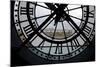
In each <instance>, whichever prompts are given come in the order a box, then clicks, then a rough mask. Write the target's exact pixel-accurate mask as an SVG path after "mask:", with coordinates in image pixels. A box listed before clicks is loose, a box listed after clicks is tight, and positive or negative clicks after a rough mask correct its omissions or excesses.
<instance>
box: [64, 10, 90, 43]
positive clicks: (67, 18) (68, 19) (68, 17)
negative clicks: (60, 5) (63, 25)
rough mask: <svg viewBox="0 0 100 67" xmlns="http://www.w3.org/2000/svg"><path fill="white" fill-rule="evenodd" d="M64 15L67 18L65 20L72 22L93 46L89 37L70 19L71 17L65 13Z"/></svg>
mask: <svg viewBox="0 0 100 67" xmlns="http://www.w3.org/2000/svg"><path fill="white" fill-rule="evenodd" d="M63 13H64V15H65V16H66V17H65V20H66V21H68V22H69V21H70V22H71V23H72V24H73V26H74V27H75V28H76V29H77V30H78V31H79V33H80V34H82V36H83V37H84V38H85V39H86V40H87V41H88V43H89V44H91V42H90V40H89V39H88V38H87V36H86V35H85V34H84V33H83V31H82V30H81V29H80V28H79V27H78V26H77V24H76V23H75V22H74V21H73V20H72V19H71V18H70V16H69V15H68V14H66V12H65V11H63Z"/></svg>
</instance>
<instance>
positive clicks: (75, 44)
mask: <svg viewBox="0 0 100 67" xmlns="http://www.w3.org/2000/svg"><path fill="white" fill-rule="evenodd" d="M73 43H74V46H75V48H76V47H79V46H80V44H79V42H78V40H77V39H74V40H73Z"/></svg>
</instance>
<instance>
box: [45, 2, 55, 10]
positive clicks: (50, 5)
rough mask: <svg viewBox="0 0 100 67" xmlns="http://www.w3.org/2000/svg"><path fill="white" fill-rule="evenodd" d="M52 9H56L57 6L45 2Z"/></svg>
mask: <svg viewBox="0 0 100 67" xmlns="http://www.w3.org/2000/svg"><path fill="white" fill-rule="evenodd" d="M45 4H46V5H47V6H48V7H49V8H50V9H51V10H55V9H56V7H55V5H54V4H51V3H45Z"/></svg>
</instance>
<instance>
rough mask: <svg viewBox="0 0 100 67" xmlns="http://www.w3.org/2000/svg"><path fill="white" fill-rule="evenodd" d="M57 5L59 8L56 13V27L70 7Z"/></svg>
mask: <svg viewBox="0 0 100 67" xmlns="http://www.w3.org/2000/svg"><path fill="white" fill-rule="evenodd" d="M55 5H57V6H58V8H57V9H58V10H57V12H56V17H55V24H54V25H56V24H57V23H58V21H59V20H60V19H61V17H62V16H63V11H64V9H65V7H66V6H68V4H67V5H65V4H61V5H60V4H55Z"/></svg>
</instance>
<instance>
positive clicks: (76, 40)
mask: <svg viewBox="0 0 100 67" xmlns="http://www.w3.org/2000/svg"><path fill="white" fill-rule="evenodd" d="M14 25H15V28H16V30H17V33H18V35H19V37H20V39H21V41H22V42H23V43H22V46H25V47H28V49H29V50H31V51H32V52H33V53H35V54H36V55H37V56H40V57H42V58H45V59H48V60H65V59H69V58H72V57H75V56H76V55H78V54H80V53H81V52H82V51H83V50H84V49H85V48H87V46H88V45H90V46H92V43H91V42H92V40H93V38H94V35H95V7H94V6H89V5H87V6H86V5H69V4H58V3H37V2H25V1H16V2H15V4H14ZM47 30H49V31H47ZM50 30H51V31H50Z"/></svg>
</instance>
